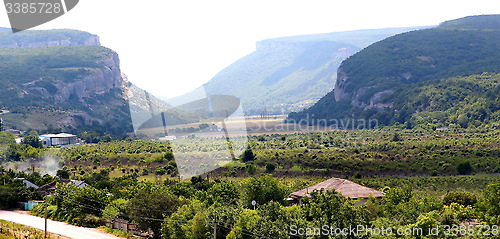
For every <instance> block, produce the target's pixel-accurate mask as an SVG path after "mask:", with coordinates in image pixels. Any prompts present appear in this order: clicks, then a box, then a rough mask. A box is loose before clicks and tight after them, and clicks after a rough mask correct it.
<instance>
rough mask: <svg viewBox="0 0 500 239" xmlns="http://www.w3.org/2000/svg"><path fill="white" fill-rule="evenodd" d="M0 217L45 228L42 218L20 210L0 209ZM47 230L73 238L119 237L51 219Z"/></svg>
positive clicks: (105, 238)
mask: <svg viewBox="0 0 500 239" xmlns="http://www.w3.org/2000/svg"><path fill="white" fill-rule="evenodd" d="M0 219H2V220H6V221H11V222H15V223H19V224H23V225H27V226H30V227H34V228H37V229H41V230H44V229H45V224H44V223H45V222H44V219H43V218H40V217H35V216H31V215H27V214H24V213H20V212H15V211H2V210H0ZM47 231H48V232H50V233H54V234H59V235H61V236H64V237H69V238H74V239H120V237H116V236H114V235H111V234H107V233H104V232H100V231H98V230H96V229H93V228H86V227H77V226H73V225H70V224H67V223H64V222H57V221H52V220H48V222H47Z"/></svg>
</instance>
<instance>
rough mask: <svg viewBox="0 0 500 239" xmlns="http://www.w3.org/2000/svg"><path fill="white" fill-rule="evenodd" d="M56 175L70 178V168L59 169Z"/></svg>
mask: <svg viewBox="0 0 500 239" xmlns="http://www.w3.org/2000/svg"><path fill="white" fill-rule="evenodd" d="M56 176H57V177H59V178H61V179H69V176H70V174H69V172H68V170H65V169H59V170H57V173H56Z"/></svg>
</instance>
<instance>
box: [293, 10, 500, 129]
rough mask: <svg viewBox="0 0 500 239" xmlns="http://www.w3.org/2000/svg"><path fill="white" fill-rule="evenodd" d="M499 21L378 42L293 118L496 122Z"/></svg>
mask: <svg viewBox="0 0 500 239" xmlns="http://www.w3.org/2000/svg"><path fill="white" fill-rule="evenodd" d="M499 19H500V16H496V15H495V16H478V17H473V18H466V19H459V20H456V21H450V22H445V23H443V24H442V25H441V26H439V27H437V28H432V29H425V30H418V31H413V32H409V33H403V34H399V35H396V36H394V37H390V38H387V39H385V40H383V41H380V42H377V43H375V44H373V45H371V46H369V47H367V48H366V49H364V50H362V51H361V52H359V53H357V54H355V55H353V56H351V57H350V58H349V59H347V60H346V61H344V62H343V63H342V64H341V66H340V68H339V80H338V81H337V84H336V86H335V90H334V91H332V92H330V93H328V94H327V95H326V96H325V97H323V98H322V99H321V100H320V101H319V102H318V103H317V104H316V105H314V106H312V107H311V108H309V109H307V110H305V111H302V112H298V113H292V114H290V115H289V118H290V119H293V120H297V121H298V120H301V119H305V118H306V116H309V117H310V118H311V119H312V120H311V122H310V123H311V124H315V122H314V121H315V120H317V119H344V118H354V119H376V120H378V121H379V123H380V124H382V125H392V124H396V123H401V124H405V123H407V124H408V126H409V127H413V126H415V124H414V123H417V124H418V123H419V122H414V121H415V120H412V118H419V117H421V116H422V115H423V116H424V118H425V117H427V114H426V113H425V112H434V113H433V114H434V117H431V118H432V119H431V123H432V120H434V119H436V120H438V122H434V123H444V124H446V125H447V124H449V123H458V116H459V115H465V116H467V118H471V119H472V120H476V119H480V120H485V119H492V117H493V118H495V117H496V116H495V112H496V111H498V109H499V108H498V107H497V106H496V103H494V102H495V101H496V99H494V98H495V97H494V96H493V95H491V94H494V93H495V92H496V87H497V86H496V83H495V81H497V80H498V75H496V73H499V72H500V41H499V40H498V39H500V30H498V25H499V22H500V20H499ZM483 73H485V74H483ZM455 77H459V78H457V79H450V78H455ZM417 92H418V93H417ZM485 96H486V98H485ZM488 96H489V97H488ZM451 105H453V106H454V107H452V108H451V109H450V106H451ZM459 105H460V106H461V107H459ZM480 105H482V106H480ZM481 107H483V109H481ZM458 108H466V109H464V110H462V111H457V110H458ZM443 109H447V110H446V111H447V113H446V114H445V116H444V117H439V116H438V115H439V113H437V112H435V111H440V110H443ZM472 109H473V110H472ZM477 112H481V113H477ZM462 119H464V120H465V118H464V117H462ZM480 122H482V121H480ZM488 122H489V121H488ZM420 123H428V122H420ZM476 124H477V122H476ZM461 125H464V126H467V123H464V124H461Z"/></svg>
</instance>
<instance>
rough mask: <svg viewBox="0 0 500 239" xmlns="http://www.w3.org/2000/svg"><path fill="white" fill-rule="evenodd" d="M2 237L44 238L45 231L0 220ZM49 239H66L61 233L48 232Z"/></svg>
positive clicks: (16, 238) (13, 238)
mask: <svg viewBox="0 0 500 239" xmlns="http://www.w3.org/2000/svg"><path fill="white" fill-rule="evenodd" d="M0 238H3V239H19V238H22V239H42V238H44V232H43V231H42V230H38V229H35V228H32V227H28V226H24V225H21V224H17V223H13V222H8V221H4V220H0ZM46 238H47V239H66V238H67V237H63V236H60V235H56V234H52V233H48V234H47V237H46Z"/></svg>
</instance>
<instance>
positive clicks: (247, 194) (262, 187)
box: [243, 174, 287, 208]
mask: <svg viewBox="0 0 500 239" xmlns="http://www.w3.org/2000/svg"><path fill="white" fill-rule="evenodd" d="M286 195H287V188H286V187H285V186H284V185H282V184H280V182H278V180H276V179H275V178H273V177H271V176H270V175H268V174H263V175H261V176H260V177H251V178H250V179H247V180H246V181H245V182H244V183H243V202H244V206H246V207H248V208H253V206H252V204H251V202H252V201H253V200H255V201H256V202H257V205H264V204H266V203H268V202H270V201H275V202H279V203H281V204H284V200H283V199H284V198H285V197H286Z"/></svg>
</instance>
